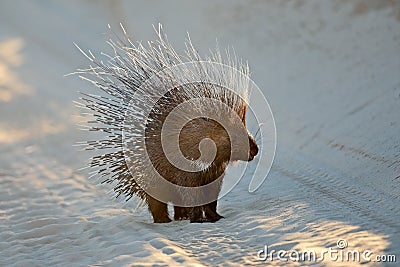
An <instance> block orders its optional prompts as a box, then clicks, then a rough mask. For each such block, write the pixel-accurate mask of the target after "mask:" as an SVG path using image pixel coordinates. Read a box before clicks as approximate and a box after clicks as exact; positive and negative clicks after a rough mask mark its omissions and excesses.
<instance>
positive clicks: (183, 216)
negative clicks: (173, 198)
mask: <svg viewBox="0 0 400 267" xmlns="http://www.w3.org/2000/svg"><path fill="white" fill-rule="evenodd" d="M190 210H191V208H187V207H179V206H174V220H175V221H181V220H189V215H190Z"/></svg>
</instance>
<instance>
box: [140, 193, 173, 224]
mask: <svg viewBox="0 0 400 267" xmlns="http://www.w3.org/2000/svg"><path fill="white" fill-rule="evenodd" d="M146 198H147V204H148V206H149V210H150V212H151V215H152V216H153V220H154V222H155V223H169V222H171V219H170V218H169V216H168V206H167V204H166V203H163V202H160V201H158V200H157V199H155V198H153V197H151V196H149V195H147V196H146Z"/></svg>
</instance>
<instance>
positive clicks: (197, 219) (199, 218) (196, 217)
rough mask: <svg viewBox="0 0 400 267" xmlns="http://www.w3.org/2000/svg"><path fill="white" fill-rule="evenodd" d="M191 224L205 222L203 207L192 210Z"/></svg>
mask: <svg viewBox="0 0 400 267" xmlns="http://www.w3.org/2000/svg"><path fill="white" fill-rule="evenodd" d="M190 222H191V223H203V222H205V220H204V217H203V206H197V207H193V208H191V212H190Z"/></svg>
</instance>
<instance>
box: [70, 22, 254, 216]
mask: <svg viewBox="0 0 400 267" xmlns="http://www.w3.org/2000/svg"><path fill="white" fill-rule="evenodd" d="M121 28H122V26H121ZM122 29H123V28H122ZM123 31H124V33H125V30H124V29H123ZM157 35H158V40H157V41H155V42H148V46H146V47H145V46H143V45H142V44H140V43H139V44H137V45H134V44H133V43H132V42H131V41H130V40H129V39H128V38H126V33H125V38H124V39H119V38H118V41H117V42H115V41H113V40H112V39H110V41H109V43H110V45H111V47H112V48H113V52H114V54H113V55H112V56H108V57H109V61H108V62H107V63H104V62H103V61H100V60H98V59H97V58H96V57H95V56H94V55H93V54H92V53H90V52H89V54H87V53H84V52H83V51H82V52H83V53H84V54H85V55H86V57H87V58H89V60H90V61H91V62H92V63H93V64H92V65H91V66H90V67H89V68H87V69H81V70H78V72H77V73H79V74H80V76H81V77H82V78H84V79H86V80H89V81H90V82H92V83H93V84H94V85H96V86H97V87H99V88H100V89H101V90H103V91H104V92H106V93H107V94H108V96H107V97H105V96H97V95H88V94H83V95H84V96H83V97H82V98H81V99H82V103H79V105H80V106H81V107H82V108H85V109H89V110H90V113H91V114H93V116H94V120H92V121H90V122H89V125H88V128H89V130H92V131H100V132H104V133H105V138H104V139H102V140H94V141H86V142H82V144H83V145H85V146H86V149H89V150H90V149H94V150H98V151H105V152H104V153H101V154H99V155H96V156H94V157H92V159H91V162H90V167H91V168H93V169H94V173H95V174H97V175H99V176H101V177H104V181H105V182H109V183H112V182H114V181H116V182H117V184H116V186H115V188H114V191H115V192H116V193H117V196H119V195H121V194H123V195H125V196H126V198H127V200H128V199H129V198H131V197H132V196H133V195H137V196H139V197H140V198H142V199H143V200H144V201H146V203H147V204H148V208H149V211H150V212H151V214H152V216H153V219H154V222H156V223H165V222H170V221H171V219H170V218H169V215H168V209H167V204H168V202H172V203H173V204H174V219H175V220H184V219H190V221H191V222H215V221H218V220H219V219H221V218H222V216H221V215H219V214H218V213H217V211H216V208H217V199H218V194H219V192H220V189H221V186H222V178H223V175H224V172H225V169H226V167H227V165H228V164H229V162H232V161H236V160H244V161H250V160H252V159H253V158H254V157H255V155H256V154H257V152H258V147H257V144H256V143H255V141H254V138H253V137H252V135H251V134H250V133H249V132H248V131H247V129H246V110H247V101H248V94H249V92H248V84H247V80H246V79H248V67H247V66H244V65H242V64H241V63H240V62H238V61H237V60H236V58H232V57H230V56H229V54H228V53H227V59H225V60H223V59H222V56H221V54H220V52H219V50H217V51H216V52H214V53H213V54H212V55H211V56H210V57H207V58H205V60H203V59H202V58H201V57H200V56H199V54H198V53H197V51H196V50H195V49H194V47H193V45H192V43H191V42H190V40H189V41H188V43H187V44H186V47H187V50H186V55H185V56H181V55H178V54H177V53H176V52H175V50H174V49H173V47H172V46H171V44H170V43H169V42H168V40H167V38H166V36H165V35H164V34H163V33H162V29H161V26H160V27H159V29H158V31H157ZM204 140H206V141H205V142H203V141H204ZM175 141H176V143H177V146H175V147H174V146H173V145H171V144H173V143H174V142H175ZM210 141H211V142H212V144H210ZM180 157H182V158H180ZM186 161H187V162H186ZM188 162H189V163H188ZM180 164H181V165H180ZM182 164H183V165H182ZM185 164H187V166H186V167H187V168H186V167H181V166H185ZM188 168H189V169H188ZM160 177H161V178H162V179H159V178H160ZM165 181H166V182H165ZM170 185H173V186H170ZM193 188H195V189H198V190H189V189H193Z"/></svg>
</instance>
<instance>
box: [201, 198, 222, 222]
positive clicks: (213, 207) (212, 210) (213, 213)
mask: <svg viewBox="0 0 400 267" xmlns="http://www.w3.org/2000/svg"><path fill="white" fill-rule="evenodd" d="M204 213H205V221H206V222H216V221H219V220H220V219H222V218H224V216H221V215H219V214H218V213H217V200H215V201H213V202H211V203H209V204H207V205H204Z"/></svg>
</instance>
